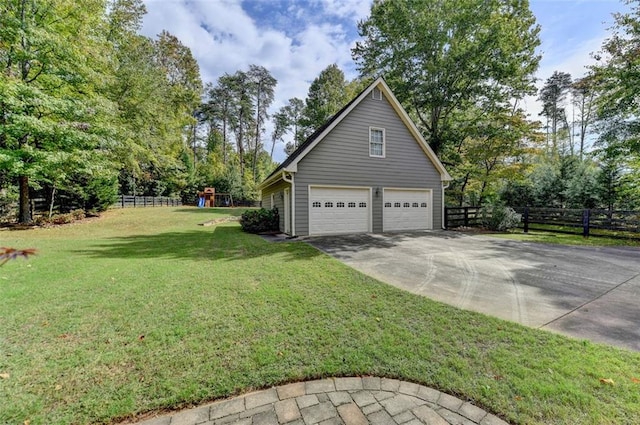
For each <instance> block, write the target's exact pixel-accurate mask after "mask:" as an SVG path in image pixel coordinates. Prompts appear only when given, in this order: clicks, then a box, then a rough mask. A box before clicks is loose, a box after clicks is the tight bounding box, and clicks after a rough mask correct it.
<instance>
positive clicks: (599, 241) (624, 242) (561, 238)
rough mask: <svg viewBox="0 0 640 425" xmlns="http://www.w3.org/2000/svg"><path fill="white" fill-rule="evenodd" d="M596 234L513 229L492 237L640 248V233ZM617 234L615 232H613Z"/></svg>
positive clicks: (565, 229) (559, 227) (571, 230)
mask: <svg viewBox="0 0 640 425" xmlns="http://www.w3.org/2000/svg"><path fill="white" fill-rule="evenodd" d="M538 226H540V227H548V228H553V227H555V228H557V229H559V230H562V231H565V232H578V233H579V232H580V229H578V230H576V229H575V228H563V227H561V226H542V225H538ZM594 232H600V235H595V234H594V235H591V236H589V237H586V238H585V237H584V236H582V234H578V233H573V234H572V233H558V232H552V231H546V230H540V229H536V230H529V231H528V232H527V233H524V231H523V230H522V229H513V230H511V231H509V232H507V233H496V234H493V235H492V236H496V237H499V238H505V239H514V240H520V241H523V242H539V243H551V244H561V245H584V246H640V233H631V232H626V233H622V232H618V233H617V235H618V237H607V236H602V234H603V232H604V231H602V230H597V231H594ZM611 233H615V232H611Z"/></svg>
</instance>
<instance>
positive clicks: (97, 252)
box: [74, 226, 320, 261]
mask: <svg viewBox="0 0 640 425" xmlns="http://www.w3.org/2000/svg"><path fill="white" fill-rule="evenodd" d="M209 229H212V230H213V231H210V230H208V229H204V230H189V231H184V232H165V233H158V234H152V235H132V236H124V237H116V238H109V239H104V240H102V241H100V242H99V243H96V244H95V245H93V246H92V248H90V249H83V250H81V251H80V250H78V251H74V252H75V253H77V254H79V255H82V256H88V257H92V258H157V259H190V260H202V261H232V260H244V259H249V258H258V257H263V256H270V255H274V254H284V255H285V256H286V258H287V259H288V260H303V259H308V258H311V257H315V256H318V255H320V252H319V251H317V250H315V249H312V248H309V247H308V246H306V244H303V243H300V242H285V243H278V244H274V243H270V242H267V241H265V240H264V239H262V238H261V237H259V236H257V235H251V234H247V233H244V232H242V230H241V229H240V227H238V226H216V227H213V228H209Z"/></svg>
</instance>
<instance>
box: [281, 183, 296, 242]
mask: <svg viewBox="0 0 640 425" xmlns="http://www.w3.org/2000/svg"><path fill="white" fill-rule="evenodd" d="M289 177H290V180H287V174H286V172H284V171H283V172H282V180H284V181H285V182H287V183H289V184H291V202H290V203H289V208H291V237H294V236H295V235H296V183H295V180H294V177H293V173H291V174H289Z"/></svg>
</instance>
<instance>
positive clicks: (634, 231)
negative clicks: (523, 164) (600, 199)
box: [514, 207, 640, 238]
mask: <svg viewBox="0 0 640 425" xmlns="http://www.w3.org/2000/svg"><path fill="white" fill-rule="evenodd" d="M514 210H515V211H516V212H518V213H520V214H522V222H521V225H520V227H521V228H522V229H523V230H524V232H528V231H529V230H546V231H550V232H557V233H572V234H581V235H583V236H585V237H586V236H610V237H632V238H640V211H617V210H602V209H568V208H532V207H524V208H514Z"/></svg>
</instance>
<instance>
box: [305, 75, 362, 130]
mask: <svg viewBox="0 0 640 425" xmlns="http://www.w3.org/2000/svg"><path fill="white" fill-rule="evenodd" d="M349 100H350V99H349V93H348V92H347V80H346V79H345V77H344V72H343V71H342V70H341V69H340V68H339V67H338V65H336V64H335V63H334V64H331V65H329V66H328V67H326V68H325V69H324V70H322V72H320V75H318V76H317V77H316V78H315V79H314V80H313V81H312V82H311V85H310V86H309V93H308V94H307V99H306V102H305V107H304V110H303V112H302V119H301V122H302V125H303V126H304V128H305V135H306V136H309V135H310V134H311V133H313V132H314V131H315V130H316V129H318V128H319V127H321V126H322V125H323V124H324V123H325V122H327V121H328V120H329V118H331V116H332V115H333V114H335V113H336V112H338V111H339V110H340V109H342V107H343V106H344V105H346V104H347V102H348V101H349Z"/></svg>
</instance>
